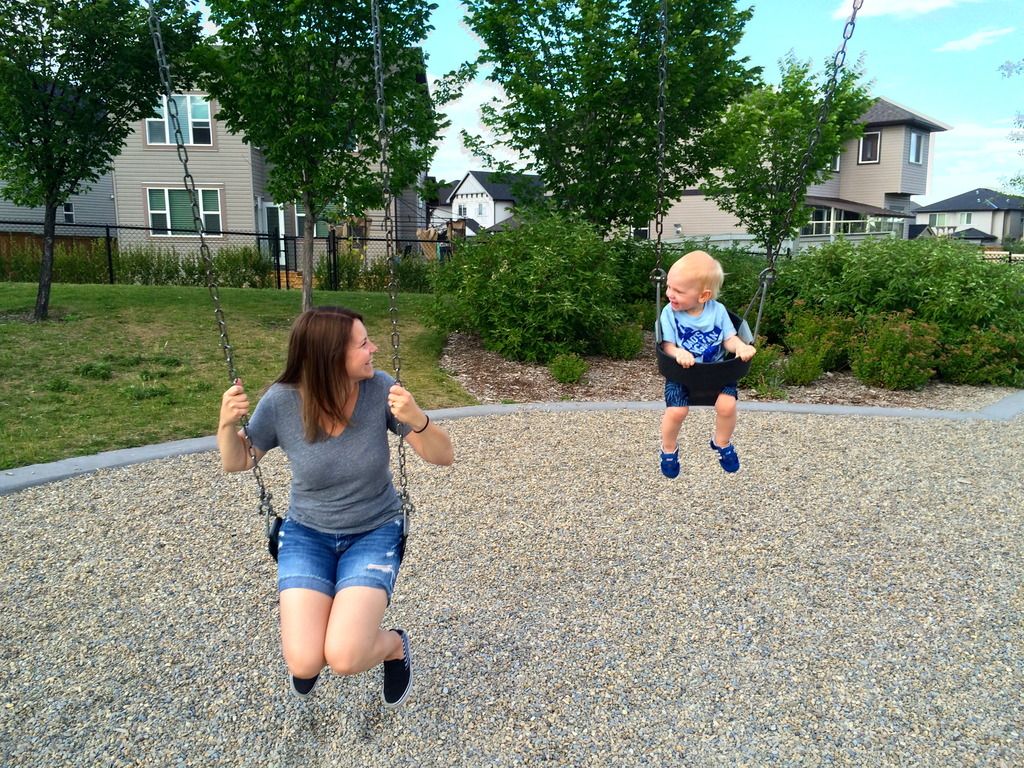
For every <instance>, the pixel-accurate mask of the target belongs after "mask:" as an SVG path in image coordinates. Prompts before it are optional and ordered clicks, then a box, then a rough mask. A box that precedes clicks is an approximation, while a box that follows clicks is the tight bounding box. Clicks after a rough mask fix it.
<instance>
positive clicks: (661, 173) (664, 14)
mask: <svg viewBox="0 0 1024 768" xmlns="http://www.w3.org/2000/svg"><path fill="white" fill-rule="evenodd" d="M660 19H661V24H660V29H659V36H660V40H661V47H660V50H659V52H658V154H657V164H656V166H655V178H656V179H657V184H658V188H657V192H656V193H655V194H656V199H655V205H656V206H657V209H656V210H655V212H654V232H655V239H654V253H655V256H656V259H657V261H656V264H655V267H654V269H653V270H652V271H651V282H652V283H653V284H654V295H655V306H656V307H657V310H658V313H659V320H658V326H659V327H660V313H661V289H662V287H663V286H664V285H665V282H666V277H667V276H666V273H665V270H664V269H663V268H662V266H661V264H662V256H663V254H664V244H663V243H662V235H663V232H664V228H665V210H664V209H665V83H666V81H667V80H668V0H661V13H660ZM659 341H660V339H659Z"/></svg>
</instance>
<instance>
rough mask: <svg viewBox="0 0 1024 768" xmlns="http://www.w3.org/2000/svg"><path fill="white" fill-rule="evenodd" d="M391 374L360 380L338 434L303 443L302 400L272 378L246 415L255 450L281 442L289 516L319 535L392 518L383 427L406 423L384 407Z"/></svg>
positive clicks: (398, 506) (396, 509) (396, 505)
mask: <svg viewBox="0 0 1024 768" xmlns="http://www.w3.org/2000/svg"><path fill="white" fill-rule="evenodd" d="M394 383H395V380H394V379H393V378H391V377H390V376H388V375H387V374H386V373H384V372H383V371H374V375H373V378H372V379H365V380H363V381H361V382H359V397H358V398H357V399H356V405H355V409H354V411H353V412H352V418H351V419H350V420H349V423H348V424H347V425H346V427H345V429H344V430H342V432H341V434H340V435H337V436H336V437H329V438H327V439H325V440H320V441H318V442H315V443H310V442H307V440H306V437H305V434H304V431H303V427H302V404H301V400H300V397H299V392H298V390H297V389H296V388H295V387H294V386H292V385H290V384H274V385H272V386H271V387H270V389H268V390H267V393H266V394H265V395H264V396H263V398H262V399H261V400H260V402H259V404H258V405H257V406H256V409H255V410H254V411H253V414H252V418H251V419H250V420H249V437H250V438H251V440H252V444H253V445H254V446H256V447H257V448H258V449H259V450H261V451H264V452H266V451H269V450H270V449H271V448H277V447H280V448H281V450H283V451H284V452H285V455H286V456H287V457H288V461H289V464H290V465H291V470H292V488H291V499H290V501H289V509H288V517H290V518H292V519H293V520H295V521H296V522H299V523H302V524H303V525H306V526H309V527H310V528H314V529H316V530H318V531H322V532H324V533H340V534H352V533H363V532H364V531H370V530H373V529H374V528H378V527H380V526H381V525H383V524H384V523H386V522H388V521H389V520H392V519H394V518H396V517H398V516H399V515H400V514H401V510H402V501H401V499H400V498H399V496H398V492H397V491H396V490H395V486H394V484H393V482H392V477H391V447H390V444H389V443H388V430H390V431H391V432H394V433H395V434H399V433H401V434H403V435H406V434H408V433H409V429H410V427H408V426H407V425H405V424H402V423H401V422H399V421H397V420H396V419H395V417H394V416H393V415H392V413H391V410H390V409H389V408H388V407H387V398H388V390H389V389H390V388H391V385H392V384H394Z"/></svg>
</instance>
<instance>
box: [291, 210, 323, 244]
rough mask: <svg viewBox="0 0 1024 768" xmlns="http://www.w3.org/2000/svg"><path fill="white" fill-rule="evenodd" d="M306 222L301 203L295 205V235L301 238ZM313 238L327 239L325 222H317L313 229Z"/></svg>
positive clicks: (304, 211)
mask: <svg viewBox="0 0 1024 768" xmlns="http://www.w3.org/2000/svg"><path fill="white" fill-rule="evenodd" d="M305 222H306V209H305V207H304V206H303V205H302V203H296V204H295V234H296V236H298V237H302V236H303V235H304V234H305V230H304V229H303V227H304V226H306V224H305ZM313 237H327V222H326V221H317V223H316V225H315V226H314V228H313Z"/></svg>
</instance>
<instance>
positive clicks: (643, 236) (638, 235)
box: [633, 227, 651, 240]
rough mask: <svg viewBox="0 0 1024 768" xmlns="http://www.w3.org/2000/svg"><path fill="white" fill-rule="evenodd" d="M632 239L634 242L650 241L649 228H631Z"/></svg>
mask: <svg viewBox="0 0 1024 768" xmlns="http://www.w3.org/2000/svg"><path fill="white" fill-rule="evenodd" d="M633 239H634V240H650V239H651V231H650V227H633Z"/></svg>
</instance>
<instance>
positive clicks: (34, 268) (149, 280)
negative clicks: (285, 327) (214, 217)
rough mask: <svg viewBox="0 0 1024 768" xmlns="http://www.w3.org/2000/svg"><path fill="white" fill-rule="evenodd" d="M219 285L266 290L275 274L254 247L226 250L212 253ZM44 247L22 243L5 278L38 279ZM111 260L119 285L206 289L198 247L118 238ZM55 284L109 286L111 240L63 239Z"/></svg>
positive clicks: (0, 259)
mask: <svg viewBox="0 0 1024 768" xmlns="http://www.w3.org/2000/svg"><path fill="white" fill-rule="evenodd" d="M211 253H212V258H213V265H214V271H215V277H216V280H217V284H218V285H220V286H226V287H232V288H267V287H269V286H270V284H271V278H272V270H271V264H270V262H269V260H268V259H267V258H266V257H265V256H264V255H262V254H261V253H260V252H259V250H257V249H256V248H253V247H251V246H242V247H224V248H220V249H217V250H213V251H212V252H211ZM42 256H43V252H42V247H41V246H38V245H34V244H32V243H17V244H14V245H11V246H10V247H7V248H5V249H4V250H3V253H2V255H0V277H2V279H4V280H16V281H24V282H35V281H37V280H39V266H40V263H41V261H42ZM110 260H111V261H112V262H113V269H114V282H115V283H120V284H122V285H124V284H132V285H207V284H208V280H207V267H206V264H205V263H204V262H203V259H202V257H201V255H200V252H199V245H198V243H197V244H196V245H195V246H188V247H185V248H182V247H181V246H180V245H127V246H120V245H119V244H118V242H117V240H116V239H115V240H114V241H113V249H112V252H111V258H110ZM53 282H55V283H108V282H110V264H108V259H107V250H106V241H105V240H104V239H103V238H96V239H93V240H82V239H78V240H74V241H70V240H63V241H59V242H57V243H56V244H55V246H54V251H53Z"/></svg>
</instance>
